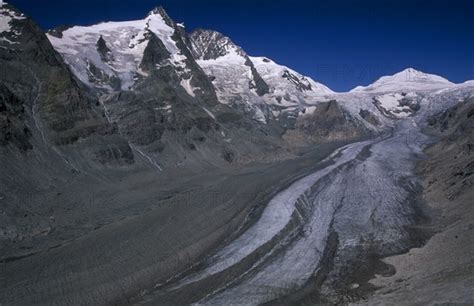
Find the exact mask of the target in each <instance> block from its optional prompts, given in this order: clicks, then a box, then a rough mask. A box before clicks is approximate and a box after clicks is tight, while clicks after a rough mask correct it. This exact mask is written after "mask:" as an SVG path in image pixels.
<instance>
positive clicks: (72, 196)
mask: <svg viewBox="0 0 474 306" xmlns="http://www.w3.org/2000/svg"><path fill="white" fill-rule="evenodd" d="M0 67H1V69H2V72H6V71H8V73H1V74H0V168H1V173H0V271H1V274H0V285H1V286H0V304H2V305H3V304H6V305H10V304H14V305H15V304H16V305H25V304H61V305H76V304H130V303H150V304H188V303H195V302H199V303H203V304H257V303H270V304H282V303H284V304H287V303H299V304H305V303H322V302H331V303H348V302H360V301H366V300H365V299H367V298H370V300H369V301H370V302H372V303H374V304H378V303H380V302H383V303H386V302H387V303H396V302H397V301H405V300H409V299H413V298H414V296H413V295H412V293H410V292H409V290H408V289H416V292H417V293H415V294H416V297H417V298H418V300H419V301H420V302H472V296H470V295H469V289H471V288H472V275H473V273H472V248H471V249H469V246H472V243H470V242H471V241H472V224H471V223H472V222H471V221H470V219H472V218H471V217H472V201H470V199H471V198H472V177H471V175H472V171H471V170H472V169H471V168H472V164H473V158H472V146H473V145H472V140H473V139H472V118H473V117H472V112H473V110H472V101H473V100H472V96H473V93H474V83H473V82H472V81H470V82H466V83H463V84H453V83H451V82H450V81H448V80H446V79H444V78H442V77H439V76H436V75H432V74H427V73H423V72H420V71H417V70H415V69H413V68H408V69H406V70H403V71H401V72H399V73H397V74H395V75H392V76H385V77H382V78H380V79H379V80H377V81H376V82H374V83H373V84H371V85H369V86H367V87H357V88H355V89H354V90H352V91H351V92H347V93H335V92H333V91H332V90H331V89H329V88H327V87H326V86H324V85H323V84H320V83H318V82H316V81H314V80H312V79H311V78H309V77H306V76H303V75H301V74H299V73H298V72H296V71H294V70H292V69H290V68H288V67H285V66H282V65H279V64H277V63H276V62H274V61H273V60H271V59H268V58H266V57H253V56H250V55H248V54H247V53H246V52H245V51H244V50H243V49H242V48H241V47H239V46H237V45H235V44H234V43H233V42H232V41H231V39H230V38H228V37H226V36H224V35H223V34H221V33H218V32H215V31H212V30H204V29H197V30H194V31H192V32H190V33H188V32H187V31H186V29H185V28H184V26H183V25H182V24H180V23H176V22H175V21H173V20H172V19H171V18H170V17H169V16H168V15H167V14H166V12H165V11H164V9H163V8H161V7H158V8H155V9H153V10H152V11H150V12H149V13H148V14H147V15H146V16H145V17H144V18H143V19H139V20H135V21H121V22H104V23H100V24H97V25H91V26H69V27H59V28H57V29H54V30H50V31H49V32H48V33H46V34H45V33H44V32H43V30H41V29H40V28H39V27H38V26H37V25H36V24H35V23H34V21H33V20H31V19H30V18H29V17H27V16H25V15H23V14H22V13H21V12H19V11H18V10H17V9H16V8H14V7H13V6H11V5H9V4H6V3H4V2H0ZM428 145H431V146H429V147H428V149H426V155H425V153H423V149H425V147H426V146H428ZM417 165H418V166H417ZM438 232H439V233H438ZM433 234H435V235H434V236H433V237H432V238H431V240H429V241H428V239H429V237H431V236H432V235H433ZM453 236H454V239H452V237H453ZM426 241H428V243H427V244H426V245H425V246H424V247H422V248H420V249H412V250H410V249H411V248H413V247H421V246H423V244H424V243H425V242H426ZM450 249H453V250H454V251H452V252H450V255H452V258H453V259H450V260H446V259H445V258H446V257H447V255H446V250H450ZM409 250H410V251H409ZM407 251H409V253H407V254H405V255H399V256H396V257H389V258H388V259H385V260H384V261H381V259H382V258H383V257H385V256H389V255H394V254H400V253H403V252H407ZM427 258H428V259H429V260H427ZM392 265H393V266H392ZM413 266H416V267H417V268H416V270H414V269H413ZM414 272H416V273H414ZM394 273H395V274H394ZM375 275H377V277H376V278H375V279H372V278H373V277H374V276H375ZM379 275H382V276H383V277H381V276H379ZM377 289H379V290H377ZM374 291H375V293H374ZM420 292H423V294H420ZM372 293H374V294H373V295H371V294H372Z"/></svg>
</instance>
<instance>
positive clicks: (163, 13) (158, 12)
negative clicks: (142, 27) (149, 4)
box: [145, 5, 174, 27]
mask: <svg viewBox="0 0 474 306" xmlns="http://www.w3.org/2000/svg"><path fill="white" fill-rule="evenodd" d="M156 15H158V16H160V17H161V18H163V20H164V21H165V23H166V24H167V25H168V26H170V27H173V25H174V22H173V20H172V19H171V18H170V16H169V15H168V13H166V10H165V9H164V8H163V7H162V6H161V5H160V6H157V7H155V8H154V9H152V10H151V11H149V12H148V14H147V15H146V17H145V19H148V18H149V17H153V16H156Z"/></svg>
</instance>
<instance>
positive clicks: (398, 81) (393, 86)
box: [350, 68, 454, 92]
mask: <svg viewBox="0 0 474 306" xmlns="http://www.w3.org/2000/svg"><path fill="white" fill-rule="evenodd" d="M453 85H454V84H453V83H451V82H450V81H448V80H447V79H445V78H443V77H440V76H438V75H434V74H429V73H425V72H422V71H419V70H416V69H414V68H407V69H404V70H402V71H400V72H398V73H395V74H394V75H390V76H383V77H381V78H379V79H378V80H377V81H375V82H374V83H372V84H370V85H368V86H357V87H356V88H354V89H352V90H351V91H350V92H388V91H425V90H433V89H441V88H446V87H451V86H453Z"/></svg>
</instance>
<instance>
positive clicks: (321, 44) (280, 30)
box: [6, 0, 474, 91]
mask: <svg viewBox="0 0 474 306" xmlns="http://www.w3.org/2000/svg"><path fill="white" fill-rule="evenodd" d="M6 1H7V2H9V3H11V4H13V5H15V6H17V7H18V8H20V9H21V10H22V11H23V12H24V13H26V14H28V15H30V16H32V17H33V18H34V19H35V20H36V21H37V22H38V23H39V24H40V25H41V26H42V27H43V28H44V29H48V28H52V27H55V26H57V25H61V24H81V25H87V24H92V23H96V22H99V21H108V20H130V19H139V18H142V17H143V16H144V15H145V14H146V13H147V12H148V11H149V10H150V9H151V8H153V7H155V6H158V5H162V6H163V7H164V8H165V9H166V10H167V12H168V14H169V15H170V16H171V17H172V18H173V19H174V20H175V21H177V22H184V23H185V25H186V27H187V29H188V30H192V29H194V28H197V27H202V28H209V29H213V30H217V31H220V32H222V33H224V34H225V35H227V36H229V37H230V38H231V39H232V40H233V41H234V42H235V43H237V44H238V45H240V46H241V47H243V48H244V50H246V51H247V53H249V54H250V55H255V56H260V55H262V56H263V55H264V56H267V57H269V58H271V59H273V60H275V61H276V62H278V63H281V64H284V65H287V66H289V67H291V68H293V69H295V70H297V71H298V72H300V73H303V74H306V75H309V76H311V77H313V78H314V79H315V80H318V81H320V82H322V83H324V84H326V85H328V86H329V87H331V88H332V89H334V90H336V91H346V90H349V89H351V88H353V87H355V86H356V85H367V84H369V83H371V82H373V81H374V80H375V79H377V78H378V77H380V76H382V75H386V74H393V73H395V72H398V71H400V70H402V69H404V68H407V67H413V68H415V69H419V70H422V71H425V72H429V73H435V74H439V75H441V76H443V77H446V78H448V79H449V80H451V81H453V82H456V83H459V82H463V81H465V80H468V79H474V21H473V20H474V1H472V0H471V1H467V0H465V1H460V0H444V1H440V0H434V1H428V0H423V1H420V0H412V1H408V0H398V1H395V0H385V1H384V0H378V1H374V0H366V1H363V0H346V1H338V0H333V1H329V0H323V1H316V0H314V1H298V0H292V1H289V0H281V1H280V0H273V1H270V0H269V1H264V0H241V1H229V0H193V1H191V0H82V1H80V0H67V1H66V0H62V1H59V0H6Z"/></svg>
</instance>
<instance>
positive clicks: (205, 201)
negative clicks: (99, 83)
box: [0, 143, 342, 305]
mask: <svg viewBox="0 0 474 306" xmlns="http://www.w3.org/2000/svg"><path fill="white" fill-rule="evenodd" d="M341 145H342V144H340V143H339V144H337V143H333V144H328V145H322V146H318V147H317V148H315V149H313V150H311V151H310V152H307V153H305V154H303V155H302V156H301V157H300V158H297V159H294V160H287V161H282V162H277V163H272V164H257V165H252V166H249V167H246V168H244V169H232V168H229V169H220V170H216V171H209V172H207V173H199V174H198V173H196V174H192V173H186V172H181V173H174V174H168V175H166V174H163V173H160V172H157V171H156V169H153V170H143V169H142V168H137V169H135V170H134V171H133V172H128V173H129V174H128V175H127V177H124V176H123V175H121V174H120V173H114V176H109V177H107V176H105V175H104V176H101V175H99V174H98V173H100V172H95V171H94V170H93V169H88V168H87V167H86V169H87V170H90V171H82V172H80V173H77V172H74V171H71V170H69V169H67V172H68V173H72V174H71V177H73V179H64V180H62V179H61V176H59V175H56V176H55V175H49V176H48V177H52V178H54V177H57V179H55V180H54V181H52V182H49V181H45V180H43V181H44V185H46V187H45V188H44V189H40V188H42V186H41V184H38V186H36V188H37V189H38V190H36V192H35V196H34V197H30V198H29V199H30V201H18V202H16V201H13V200H12V199H10V198H9V195H8V194H7V193H5V195H6V196H7V197H8V198H2V200H4V201H5V203H16V205H17V207H16V208H14V207H12V208H10V207H8V206H5V207H4V208H3V209H4V210H9V209H12V210H14V209H16V210H20V209H26V208H28V209H29V211H28V216H26V214H25V218H24V219H25V220H26V222H27V223H28V226H31V227H34V226H35V225H37V226H39V225H38V224H42V222H44V221H43V220H42V219H38V218H36V216H40V215H45V214H47V213H49V214H51V216H52V217H51V220H49V219H48V220H47V222H49V223H46V224H48V225H47V226H49V229H48V230H45V231H44V232H39V233H38V234H37V235H36V236H34V237H28V236H24V237H19V236H15V237H16V238H14V239H8V240H7V239H5V240H3V242H2V243H3V244H2V245H0V247H1V254H2V258H1V260H0V270H1V275H0V303H2V304H7V305H11V304H16V305H26V304H51V303H53V304H61V305H77V304H105V303H127V302H126V301H128V300H129V299H130V298H132V297H135V296H137V295H138V294H139V292H140V291H141V290H143V289H149V288H153V287H154V286H155V285H156V284H158V283H162V282H165V281H166V280H167V279H169V278H170V277H172V276H174V275H175V274H176V273H177V271H183V270H186V269H188V268H190V267H191V266H192V265H193V264H195V263H196V262H198V261H199V260H201V259H202V258H203V257H204V256H205V255H206V254H209V252H211V250H214V249H215V248H216V247H217V246H218V245H221V244H222V243H223V242H224V240H225V239H230V238H231V237H232V235H233V234H234V233H235V232H236V230H237V229H239V227H242V226H244V227H245V224H246V223H245V220H247V221H249V220H253V219H254V218H255V216H258V215H259V213H260V212H261V209H262V208H263V207H264V206H265V204H266V203H267V202H268V201H269V199H270V198H271V197H272V196H273V195H274V194H275V193H276V192H278V191H279V190H281V189H284V188H285V187H286V186H287V185H288V184H290V183H291V182H293V181H294V180H296V179H297V178H299V177H301V176H302V175H306V174H308V173H311V172H313V171H315V170H316V169H318V168H320V167H323V166H324V165H326V164H328V163H330V161H326V162H321V160H323V159H324V158H326V157H327V156H328V155H329V154H330V153H331V152H333V151H334V149H336V148H337V147H339V146H341ZM53 153H54V152H53ZM7 154H8V153H7ZM40 155H42V156H45V157H43V158H47V159H48V160H47V161H45V160H40V161H39V162H38V163H40V164H46V163H51V164H54V165H55V169H59V168H60V165H61V162H60V161H58V160H57V155H56V154H44V153H41V154H40ZM2 160H3V161H6V160H9V159H7V158H5V159H3V158H2ZM29 160H31V158H30V159H29ZM78 160H79V159H78ZM73 162H74V161H73ZM32 163H33V162H32ZM2 167H3V168H4V169H5V172H4V175H3V176H2V177H3V178H4V179H5V180H9V182H7V181H4V182H3V186H10V185H15V184H16V185H15V186H17V187H16V188H17V189H19V190H20V189H21V188H26V187H27V186H25V185H20V184H19V183H20V182H27V180H26V179H25V178H21V177H14V176H9V175H8V174H9V173H10V172H11V173H17V169H18V167H25V168H27V169H29V172H27V173H29V177H28V179H32V178H36V177H41V175H45V176H46V174H44V173H45V172H46V171H47V169H46V170H45V169H43V168H39V166H38V165H37V164H22V163H21V162H20V161H19V162H17V161H12V160H11V159H10V162H9V163H8V164H7V163H5V164H4V165H3V166H2ZM140 167H143V165H142V166H140ZM57 171H59V170H57ZM65 171H66V170H65ZM46 173H47V172H46ZM16 180H19V182H16ZM51 186H55V187H54V188H52V187H51ZM28 192H29V191H28V190H27V189H22V191H21V192H20V191H19V192H18V193H17V195H19V196H21V195H22V194H28ZM70 197H73V199H74V201H72V200H71V198H70ZM7 200H8V202H7ZM32 203H35V205H34V206H33V205H30V204H32ZM25 206H26V208H25ZM44 209H48V211H47V212H43V211H42V210H44ZM14 211H15V210H14ZM9 215H14V213H9ZM21 217H22V218H23V215H21ZM7 221H9V222H12V221H11V220H7ZM15 224H18V226H20V225H21V222H19V221H15ZM243 224H244V225H243ZM27 230H28V229H27ZM12 233H13V234H15V232H14V231H13V230H12ZM229 237H230V238H229Z"/></svg>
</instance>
